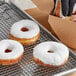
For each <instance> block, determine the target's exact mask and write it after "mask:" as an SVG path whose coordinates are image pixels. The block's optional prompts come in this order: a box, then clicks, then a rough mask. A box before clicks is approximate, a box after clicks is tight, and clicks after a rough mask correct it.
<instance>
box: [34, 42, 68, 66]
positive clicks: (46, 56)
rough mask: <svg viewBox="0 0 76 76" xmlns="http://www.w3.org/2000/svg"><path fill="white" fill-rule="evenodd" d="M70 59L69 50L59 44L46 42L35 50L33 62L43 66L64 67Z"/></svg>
mask: <svg viewBox="0 0 76 76" xmlns="http://www.w3.org/2000/svg"><path fill="white" fill-rule="evenodd" d="M68 57H69V50H68V48H67V47H66V46H65V45H63V44H62V43H58V42H53V41H46V42H43V43H40V44H39V45H37V46H36V47H35V48H34V50H33V60H34V61H35V62H36V63H37V64H40V65H43V66H54V67H58V66H60V65H64V64H65V63H66V61H67V60H68Z"/></svg>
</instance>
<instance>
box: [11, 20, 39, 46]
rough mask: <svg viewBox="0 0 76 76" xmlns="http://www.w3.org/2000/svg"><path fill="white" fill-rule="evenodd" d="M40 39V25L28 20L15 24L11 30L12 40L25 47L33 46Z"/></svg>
mask: <svg viewBox="0 0 76 76" xmlns="http://www.w3.org/2000/svg"><path fill="white" fill-rule="evenodd" d="M39 37H40V29H39V26H38V24H36V23H35V22H34V21H32V20H28V19H26V20H21V21H19V22H16V23H14V24H13V25H12V27H11V30H10V38H11V39H13V40H17V41H19V42H20V43H22V44H23V45H26V44H32V43H34V42H35V41H37V40H38V39H39Z"/></svg>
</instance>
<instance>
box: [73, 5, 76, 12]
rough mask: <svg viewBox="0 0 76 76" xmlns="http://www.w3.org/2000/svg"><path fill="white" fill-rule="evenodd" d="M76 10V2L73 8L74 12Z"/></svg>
mask: <svg viewBox="0 0 76 76" xmlns="http://www.w3.org/2000/svg"><path fill="white" fill-rule="evenodd" d="M75 12H76V4H75V5H74V8H73V13H75Z"/></svg>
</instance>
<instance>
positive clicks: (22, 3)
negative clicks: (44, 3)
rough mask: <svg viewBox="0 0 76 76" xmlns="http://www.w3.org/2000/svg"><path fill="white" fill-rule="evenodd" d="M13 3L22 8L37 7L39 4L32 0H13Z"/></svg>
mask: <svg viewBox="0 0 76 76" xmlns="http://www.w3.org/2000/svg"><path fill="white" fill-rule="evenodd" d="M13 3H14V4H15V5H16V6H18V7H19V8H20V9H22V10H26V9H31V8H36V7H37V6H36V5H35V4H34V3H33V2H32V0H13Z"/></svg>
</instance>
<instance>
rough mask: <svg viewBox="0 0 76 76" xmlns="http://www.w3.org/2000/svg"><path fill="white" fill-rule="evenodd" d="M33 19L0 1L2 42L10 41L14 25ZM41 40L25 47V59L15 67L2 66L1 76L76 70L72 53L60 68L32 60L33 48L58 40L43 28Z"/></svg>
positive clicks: (34, 75) (48, 74) (38, 75)
mask: <svg viewBox="0 0 76 76" xmlns="http://www.w3.org/2000/svg"><path fill="white" fill-rule="evenodd" d="M24 18H25V19H31V18H30V17H29V16H27V15H24V14H23V13H21V11H20V10H18V9H17V8H15V9H13V8H12V7H11V6H10V5H8V4H7V3H5V2H2V1H0V40H3V39H7V38H8V39H9V31H10V27H11V26H12V24H13V23H15V22H17V21H19V20H21V19H24ZM40 30H41V36H40V39H39V40H38V41H37V42H36V43H35V44H32V45H29V46H24V49H25V52H24V55H23V58H22V59H21V60H20V61H19V62H18V63H17V64H14V65H11V66H2V65H0V76H52V75H55V74H57V73H60V72H64V71H67V70H70V69H73V68H76V55H74V54H73V53H72V52H70V57H69V60H68V62H67V63H66V64H65V65H64V66H62V67H59V68H51V67H44V66H40V65H37V64H36V63H35V62H34V61H33V59H32V53H33V48H34V47H35V46H36V45H37V44H39V43H41V42H44V41H48V40H50V41H56V39H55V38H54V37H53V36H52V35H50V34H49V33H48V32H46V31H45V30H44V29H43V28H42V27H41V26H40Z"/></svg>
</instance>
